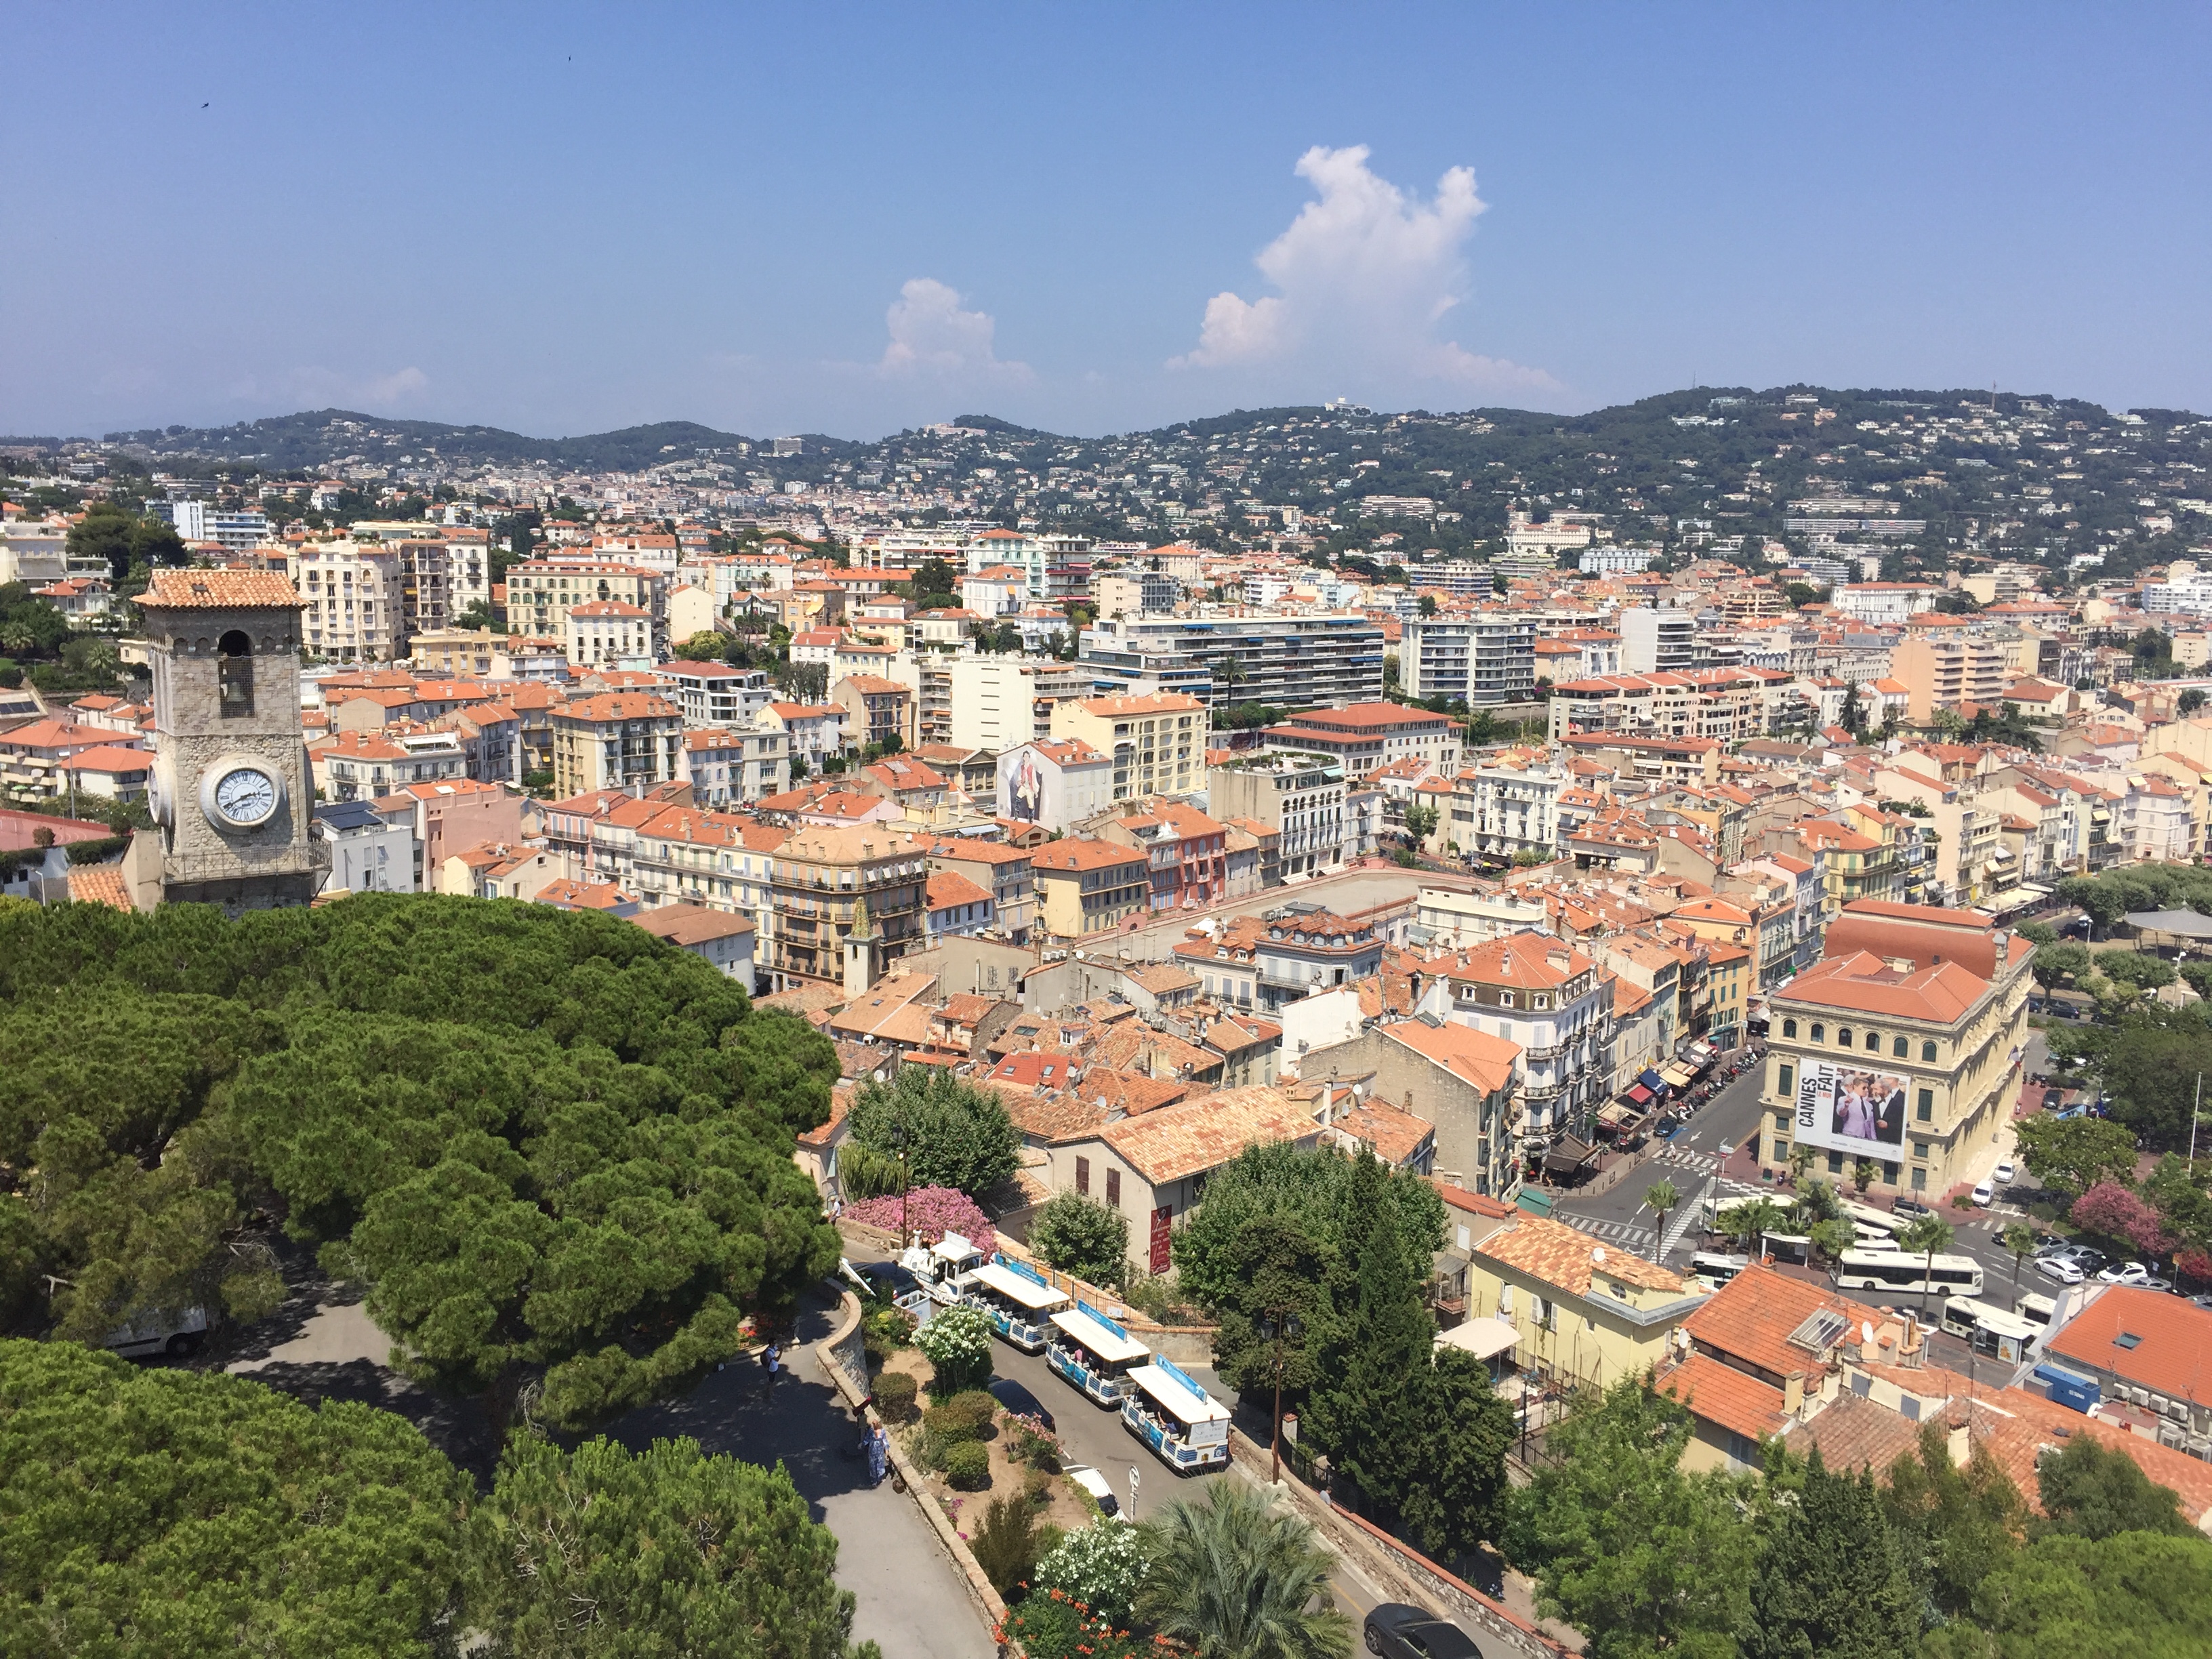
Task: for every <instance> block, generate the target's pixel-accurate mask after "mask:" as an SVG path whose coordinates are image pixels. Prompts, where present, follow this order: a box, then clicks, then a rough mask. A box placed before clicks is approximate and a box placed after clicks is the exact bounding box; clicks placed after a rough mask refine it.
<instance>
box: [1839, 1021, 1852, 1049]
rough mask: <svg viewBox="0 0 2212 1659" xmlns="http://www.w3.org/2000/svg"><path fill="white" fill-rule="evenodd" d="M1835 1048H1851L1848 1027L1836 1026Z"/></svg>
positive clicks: (1849, 1029)
mask: <svg viewBox="0 0 2212 1659" xmlns="http://www.w3.org/2000/svg"><path fill="white" fill-rule="evenodd" d="M1836 1046H1837V1047H1838V1048H1850V1046H1851V1028H1850V1026H1848V1025H1838V1027H1836Z"/></svg>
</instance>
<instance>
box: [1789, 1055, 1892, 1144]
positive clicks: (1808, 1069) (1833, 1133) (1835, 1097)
mask: <svg viewBox="0 0 2212 1659" xmlns="http://www.w3.org/2000/svg"><path fill="white" fill-rule="evenodd" d="M1910 1084H1911V1079H1910V1078H1905V1077H1899V1076H1896V1075H1894V1074H1893V1073H1888V1072H1876V1071H1870V1070H1863V1069H1861V1068H1860V1067H1857V1066H1851V1065H1850V1064H1848V1063H1847V1064H1844V1065H1841V1066H1838V1064H1836V1063H1835V1062H1834V1061H1833V1060H1808V1061H1806V1062H1805V1067H1804V1070H1803V1072H1802V1073H1801V1074H1800V1076H1799V1077H1798V1079H1797V1139H1799V1140H1801V1141H1802V1142H1803V1143H1804V1144H1805V1145H1806V1146H1819V1147H1821V1148H1823V1149H1824V1150H1826V1151H1828V1152H1841V1153H1843V1154H1844V1156H1845V1157H1847V1158H1873V1159H1874V1160H1875V1162H1877V1163H1884V1164H1893V1163H1895V1162H1896V1161H1897V1160H1898V1157H1899V1150H1900V1148H1901V1147H1902V1146H1904V1143H1905V1093H1906V1090H1907V1087H1908V1085H1910Z"/></svg>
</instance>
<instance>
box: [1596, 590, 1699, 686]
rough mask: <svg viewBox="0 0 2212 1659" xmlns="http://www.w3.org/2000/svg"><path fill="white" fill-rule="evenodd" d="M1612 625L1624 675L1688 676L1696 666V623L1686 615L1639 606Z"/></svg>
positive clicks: (1691, 616) (1686, 612) (1690, 615)
mask: <svg viewBox="0 0 2212 1659" xmlns="http://www.w3.org/2000/svg"><path fill="white" fill-rule="evenodd" d="M1613 622H1614V624H1615V626H1616V627H1618V628H1619V629H1620V667H1621V671H1622V672H1623V673H1627V674H1673V673H1687V672H1688V671H1690V670H1691V669H1692V668H1695V667H1696V666H1697V665H1698V619H1697V617H1694V616H1693V615H1692V614H1691V613H1690V612H1689V611H1677V610H1674V608H1672V607H1671V606H1661V607H1658V608H1656V609H1655V608H1653V607H1652V606H1650V605H1638V606H1636V607H1635V608H1634V609H1633V610H1629V611H1622V612H1621V613H1620V615H1619V616H1618V617H1615V618H1614V619H1613Z"/></svg>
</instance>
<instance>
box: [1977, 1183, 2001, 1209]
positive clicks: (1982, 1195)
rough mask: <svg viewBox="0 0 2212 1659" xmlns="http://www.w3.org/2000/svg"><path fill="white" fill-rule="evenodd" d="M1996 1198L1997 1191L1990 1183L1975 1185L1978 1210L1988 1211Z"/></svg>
mask: <svg viewBox="0 0 2212 1659" xmlns="http://www.w3.org/2000/svg"><path fill="white" fill-rule="evenodd" d="M1973 1199H1974V1206H1975V1207H1976V1208H1977V1209H1983V1210H1986V1209H1988V1208H1989V1207H1990V1204H1991V1203H1992V1202H1994V1201H1995V1200H1996V1189H1995V1188H1992V1187H1991V1186H1990V1183H1989V1182H1986V1181H1978V1182H1975V1183H1974V1192H1973Z"/></svg>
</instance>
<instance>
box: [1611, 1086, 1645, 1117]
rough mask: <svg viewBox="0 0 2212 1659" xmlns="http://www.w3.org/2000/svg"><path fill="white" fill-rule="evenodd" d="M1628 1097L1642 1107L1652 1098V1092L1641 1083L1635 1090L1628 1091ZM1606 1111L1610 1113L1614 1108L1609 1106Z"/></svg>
mask: <svg viewBox="0 0 2212 1659" xmlns="http://www.w3.org/2000/svg"><path fill="white" fill-rule="evenodd" d="M1628 1097H1629V1098H1630V1099H1631V1100H1632V1101H1634V1102H1635V1103H1637V1104H1638V1106H1641V1105H1643V1104H1644V1103H1646V1102H1647V1101H1649V1100H1650V1098H1651V1091H1650V1090H1649V1089H1647V1088H1645V1087H1644V1085H1642V1084H1640V1083H1639V1084H1638V1085H1636V1086H1635V1087H1634V1088H1633V1089H1631V1090H1630V1091H1628ZM1612 1110H1613V1108H1612V1107H1610V1106H1608V1107H1607V1108H1606V1111H1608V1112H1610V1111H1612ZM1600 1115H1603V1114H1600Z"/></svg>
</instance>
